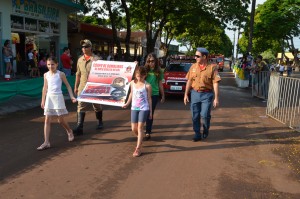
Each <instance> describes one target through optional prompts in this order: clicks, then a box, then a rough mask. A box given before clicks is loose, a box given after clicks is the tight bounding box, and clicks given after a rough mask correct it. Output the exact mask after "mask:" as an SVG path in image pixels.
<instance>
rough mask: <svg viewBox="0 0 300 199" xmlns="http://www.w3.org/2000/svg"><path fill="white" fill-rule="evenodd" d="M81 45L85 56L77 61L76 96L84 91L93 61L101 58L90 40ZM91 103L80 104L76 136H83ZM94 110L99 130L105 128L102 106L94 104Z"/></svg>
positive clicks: (82, 41)
mask: <svg viewBox="0 0 300 199" xmlns="http://www.w3.org/2000/svg"><path fill="white" fill-rule="evenodd" d="M80 45H81V47H82V52H83V55H82V56H81V57H79V59H78V61H77V72H76V79H75V86H74V93H75V94H76V95H80V93H81V92H82V90H83V89H84V87H85V85H86V83H87V79H88V76H89V74H90V71H91V66H92V63H93V61H96V60H99V59H100V58H99V57H97V56H96V55H94V54H93V52H92V43H91V41H90V40H87V39H85V40H81V41H80ZM88 104H89V103H86V102H78V106H77V127H76V129H74V134H75V135H82V134H83V122H84V117H85V112H86V108H87V106H88ZM92 105H93V109H94V111H95V113H96V118H97V120H98V126H97V129H102V128H103V122H102V106H101V105H100V104H92Z"/></svg>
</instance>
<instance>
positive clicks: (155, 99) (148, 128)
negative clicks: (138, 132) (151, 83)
mask: <svg viewBox="0 0 300 199" xmlns="http://www.w3.org/2000/svg"><path fill="white" fill-rule="evenodd" d="M151 99H152V118H151V119H149V116H148V118H147V121H146V133H149V134H151V133H152V132H151V131H152V124H153V116H154V110H155V107H156V105H157V102H158V100H159V96H158V95H152V97H151Z"/></svg>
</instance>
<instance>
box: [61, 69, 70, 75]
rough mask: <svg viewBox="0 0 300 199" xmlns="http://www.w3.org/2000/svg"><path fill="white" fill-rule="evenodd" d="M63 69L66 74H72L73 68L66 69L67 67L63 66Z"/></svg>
mask: <svg viewBox="0 0 300 199" xmlns="http://www.w3.org/2000/svg"><path fill="white" fill-rule="evenodd" d="M62 71H63V72H64V73H65V75H66V76H67V77H68V76H71V69H66V68H62Z"/></svg>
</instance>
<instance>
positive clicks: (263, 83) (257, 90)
mask: <svg viewBox="0 0 300 199" xmlns="http://www.w3.org/2000/svg"><path fill="white" fill-rule="evenodd" d="M270 74H271V72H269V71H266V72H258V73H256V74H254V75H252V79H251V81H252V82H251V83H252V96H253V97H254V96H255V97H259V98H262V99H268V90H269V82H270Z"/></svg>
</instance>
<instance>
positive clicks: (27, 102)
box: [0, 94, 70, 115]
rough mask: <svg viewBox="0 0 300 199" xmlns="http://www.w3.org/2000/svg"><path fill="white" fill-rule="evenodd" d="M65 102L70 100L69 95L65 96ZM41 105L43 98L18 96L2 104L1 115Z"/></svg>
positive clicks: (0, 105)
mask: <svg viewBox="0 0 300 199" xmlns="http://www.w3.org/2000/svg"><path fill="white" fill-rule="evenodd" d="M64 98H65V100H69V99H70V97H69V95H68V94H66V95H64ZM40 105H41V98H32V97H27V96H21V95H17V96H14V97H12V98H10V99H9V100H8V101H6V102H3V103H1V104H0V115H5V114H9V113H13V112H16V111H22V110H27V109H31V108H34V107H38V106H40Z"/></svg>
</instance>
